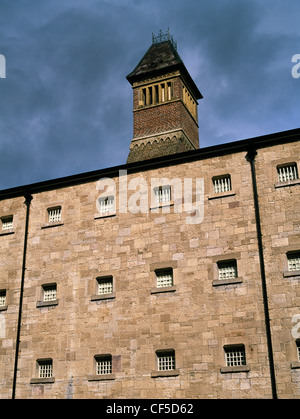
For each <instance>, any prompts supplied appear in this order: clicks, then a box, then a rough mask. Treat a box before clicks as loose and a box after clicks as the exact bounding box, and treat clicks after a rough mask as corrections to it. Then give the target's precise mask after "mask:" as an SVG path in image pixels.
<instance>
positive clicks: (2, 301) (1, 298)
mask: <svg viewBox="0 0 300 419" xmlns="http://www.w3.org/2000/svg"><path fill="white" fill-rule="evenodd" d="M5 305H6V290H1V291H0V306H5Z"/></svg>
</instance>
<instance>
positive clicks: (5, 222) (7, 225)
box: [1, 215, 13, 230]
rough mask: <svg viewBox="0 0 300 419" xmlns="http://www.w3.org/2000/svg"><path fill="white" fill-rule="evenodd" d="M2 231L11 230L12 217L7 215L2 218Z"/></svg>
mask: <svg viewBox="0 0 300 419" xmlns="http://www.w3.org/2000/svg"><path fill="white" fill-rule="evenodd" d="M1 222H2V230H10V229H11V228H13V216H12V215H9V216H8V217H2V218H1Z"/></svg>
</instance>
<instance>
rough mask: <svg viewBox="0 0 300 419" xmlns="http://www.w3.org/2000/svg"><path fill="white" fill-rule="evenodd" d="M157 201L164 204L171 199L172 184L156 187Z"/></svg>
mask: <svg viewBox="0 0 300 419" xmlns="http://www.w3.org/2000/svg"><path fill="white" fill-rule="evenodd" d="M154 195H155V201H156V203H157V204H164V203H166V202H170V201H171V186H170V185H166V186H158V187H156V188H154Z"/></svg>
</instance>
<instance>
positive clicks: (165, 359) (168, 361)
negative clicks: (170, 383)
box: [156, 349, 175, 371]
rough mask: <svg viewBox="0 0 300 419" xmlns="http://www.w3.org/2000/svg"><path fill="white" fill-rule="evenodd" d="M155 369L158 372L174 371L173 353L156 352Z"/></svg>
mask: <svg viewBox="0 0 300 419" xmlns="http://www.w3.org/2000/svg"><path fill="white" fill-rule="evenodd" d="M156 357H157V369H158V370H159V371H170V370H175V351H174V350H173V349H172V350H168V351H157V352H156Z"/></svg>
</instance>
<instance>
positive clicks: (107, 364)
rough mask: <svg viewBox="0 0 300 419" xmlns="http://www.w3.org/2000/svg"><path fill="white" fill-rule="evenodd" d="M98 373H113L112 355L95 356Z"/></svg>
mask: <svg viewBox="0 0 300 419" xmlns="http://www.w3.org/2000/svg"><path fill="white" fill-rule="evenodd" d="M95 361H96V374H97V375H105V374H111V373H112V357H111V355H99V356H96V357H95Z"/></svg>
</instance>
